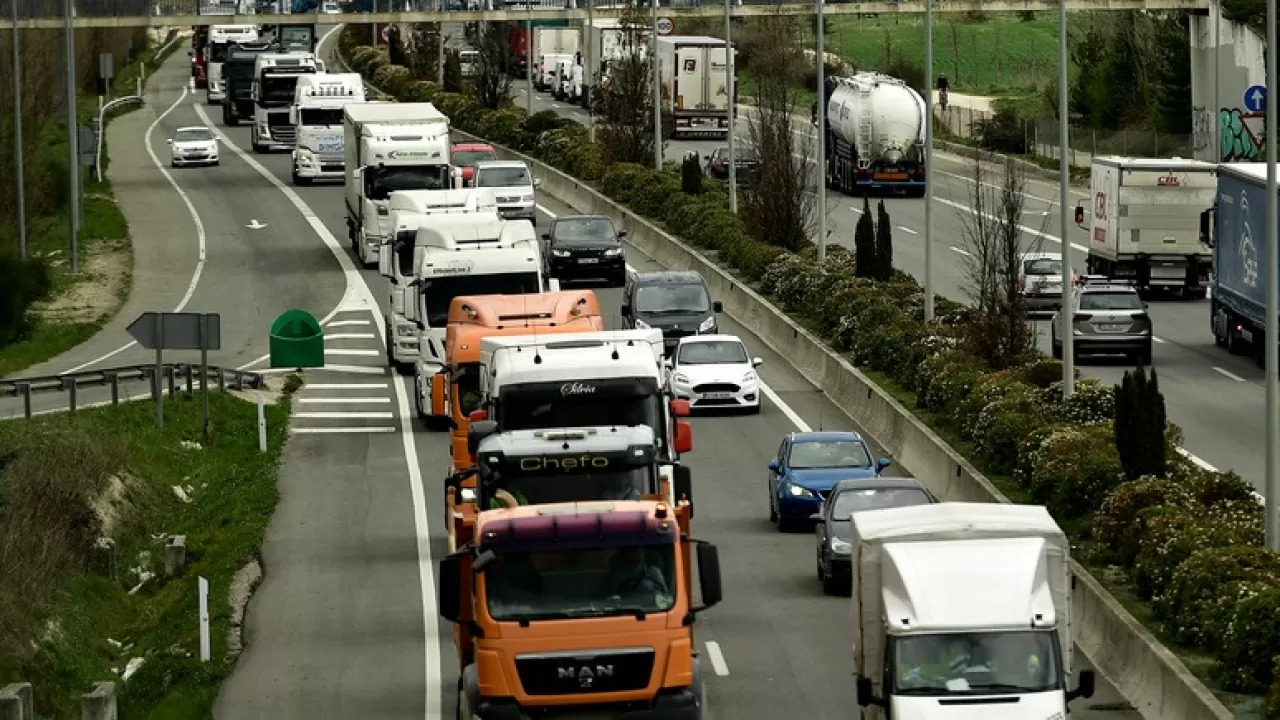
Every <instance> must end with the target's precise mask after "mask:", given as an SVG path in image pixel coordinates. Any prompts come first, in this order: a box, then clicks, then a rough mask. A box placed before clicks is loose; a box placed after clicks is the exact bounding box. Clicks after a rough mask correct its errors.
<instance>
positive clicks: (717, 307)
mask: <svg viewBox="0 0 1280 720" xmlns="http://www.w3.org/2000/svg"><path fill="white" fill-rule="evenodd" d="M711 309H712V310H713V311H715V312H718V313H721V312H724V303H722V302H720V301H719V300H716V301H715V302H713V303H711Z"/></svg>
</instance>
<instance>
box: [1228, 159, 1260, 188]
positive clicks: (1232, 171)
mask: <svg viewBox="0 0 1280 720" xmlns="http://www.w3.org/2000/svg"><path fill="white" fill-rule="evenodd" d="M1218 172H1219V173H1220V174H1223V175H1231V176H1234V177H1235V178H1236V179H1239V180H1244V181H1246V182H1250V183H1253V184H1255V185H1265V184H1266V182H1267V164H1266V163H1264V162H1254V163H1223V164H1221V165H1219V166H1218Z"/></svg>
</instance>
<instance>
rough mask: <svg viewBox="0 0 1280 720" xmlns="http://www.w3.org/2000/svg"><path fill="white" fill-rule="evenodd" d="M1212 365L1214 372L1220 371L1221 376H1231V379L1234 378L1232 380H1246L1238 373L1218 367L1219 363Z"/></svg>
mask: <svg viewBox="0 0 1280 720" xmlns="http://www.w3.org/2000/svg"><path fill="white" fill-rule="evenodd" d="M1212 367H1213V371H1214V372H1216V373H1218V374H1219V375H1221V376H1223V377H1226V378H1230V379H1232V380H1235V381H1236V382H1244V381H1245V380H1244V378H1242V377H1240V376H1239V375H1237V374H1235V373H1233V372H1231V371H1230V370H1224V369H1222V368H1220V367H1218V366H1217V365H1213V366H1212Z"/></svg>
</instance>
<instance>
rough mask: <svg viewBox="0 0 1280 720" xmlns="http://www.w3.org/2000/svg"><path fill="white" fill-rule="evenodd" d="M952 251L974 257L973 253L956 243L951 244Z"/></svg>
mask: <svg viewBox="0 0 1280 720" xmlns="http://www.w3.org/2000/svg"><path fill="white" fill-rule="evenodd" d="M951 252H954V253H960V254H961V255H963V256H965V257H973V253H971V252H969V251H968V250H965V249H964V248H958V247H956V246H955V245H952V246H951Z"/></svg>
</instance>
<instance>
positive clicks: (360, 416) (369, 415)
mask: <svg viewBox="0 0 1280 720" xmlns="http://www.w3.org/2000/svg"><path fill="white" fill-rule="evenodd" d="M293 416H294V417H295V418H304V419H307V420H346V419H348V418H350V419H352V420H391V419H392V418H394V417H395V413H391V412H296V413H294V414H293Z"/></svg>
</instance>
